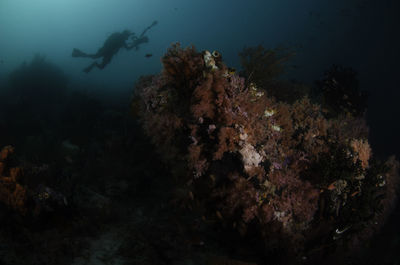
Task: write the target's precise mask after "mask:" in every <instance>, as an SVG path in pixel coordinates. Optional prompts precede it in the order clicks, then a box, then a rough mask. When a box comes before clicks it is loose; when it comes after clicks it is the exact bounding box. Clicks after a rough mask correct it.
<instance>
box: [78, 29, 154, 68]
mask: <svg viewBox="0 0 400 265" xmlns="http://www.w3.org/2000/svg"><path fill="white" fill-rule="evenodd" d="M156 24H157V21H154V22H153V23H152V24H151V25H150V26H149V27H147V28H146V29H145V30H144V31H143V32H142V34H141V35H140V36H139V37H136V36H135V33H131V32H130V31H129V30H125V31H123V32H116V33H113V34H112V35H111V36H110V37H108V39H107V40H106V41H105V42H104V44H103V47H101V48H100V49H99V50H98V51H97V52H96V53H95V54H86V53H84V52H82V51H80V50H79V49H76V48H75V49H73V51H72V57H87V58H92V59H97V58H101V57H103V60H102V62H101V63H97V62H93V63H92V64H90V65H89V66H88V67H86V68H85V69H83V71H84V72H85V73H89V72H90V71H91V70H92V69H93V67H97V68H99V69H103V68H104V67H105V66H106V65H107V64H109V63H110V62H111V59H112V57H113V56H114V55H115V54H116V53H117V52H118V51H119V50H120V49H121V48H122V47H124V48H126V49H127V50H130V49H132V48H136V50H137V49H139V45H140V44H142V43H146V42H148V41H149V39H148V38H147V37H146V36H144V34H145V33H146V31H147V30H149V29H150V28H151V27H153V26H155V25H156ZM131 36H133V42H132V43H131V44H127V43H126V41H127V40H128V39H129V38H130V37H131Z"/></svg>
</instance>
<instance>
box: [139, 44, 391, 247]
mask: <svg viewBox="0 0 400 265" xmlns="http://www.w3.org/2000/svg"><path fill="white" fill-rule="evenodd" d="M258 53H260V54H261V55H262V56H263V57H267V58H269V57H270V56H269V53H266V52H265V51H263V50H259V51H258ZM216 55H217V56H216ZM261 55H260V56H261ZM272 55H273V54H272ZM272 55H271V56H272ZM221 58H222V57H221V55H220V54H219V53H210V52H208V51H205V52H197V51H196V50H195V48H194V47H189V48H186V49H183V48H181V47H180V46H179V44H175V45H173V46H172V47H171V48H169V50H168V51H167V53H166V54H165V56H164V57H163V58H162V62H163V65H164V70H163V72H162V73H161V74H159V75H155V76H147V77H143V78H142V79H141V80H140V81H139V82H138V84H137V86H136V89H135V99H134V100H133V103H132V107H133V108H134V109H135V112H136V113H137V114H138V115H139V118H140V120H141V122H142V125H143V128H144V131H145V132H146V134H147V135H148V136H149V137H150V139H151V140H152V142H153V144H154V145H155V146H156V147H157V148H156V149H157V151H158V152H159V154H160V155H161V157H162V158H163V159H164V161H165V163H166V164H167V165H168V166H169V169H170V170H171V173H172V174H173V176H174V178H175V180H176V183H177V184H176V185H178V186H179V185H180V186H182V187H184V188H183V189H184V190H188V189H189V190H190V191H188V192H186V194H188V195H189V196H187V200H189V201H192V202H193V203H197V204H198V205H202V207H203V209H204V218H205V219H208V220H214V221H217V222H219V223H221V224H222V225H223V227H225V228H228V227H230V228H234V229H235V230H237V231H239V233H240V234H241V235H242V236H246V235H249V234H255V235H257V236H259V237H261V238H262V239H263V240H264V243H265V246H266V247H267V249H269V250H271V249H276V248H283V249H285V250H286V252H288V253H297V254H298V253H303V254H302V255H305V254H304V253H306V252H323V251H325V250H326V248H329V247H331V246H332V245H336V244H339V245H340V244H347V243H346V242H355V241H356V240H355V239H354V238H358V237H359V235H365V234H367V233H366V231H367V230H368V231H371V230H374V229H375V228H373V227H374V224H377V223H380V222H382V214H383V213H387V212H388V209H389V208H388V207H386V206H385V203H386V204H387V202H385V200H386V199H385V200H384V199H383V196H386V195H387V196H386V198H387V200H388V201H393V197H394V195H393V194H395V192H393V190H394V187H395V183H394V181H393V178H392V177H390V176H392V175H393V174H395V173H394V172H396V170H397V167H396V166H395V164H396V163H394V162H393V161H394V160H393V161H392V163H390V164H388V163H382V162H379V161H378V160H377V159H375V158H374V157H373V156H372V152H371V148H370V146H369V144H368V140H367V137H368V127H367V126H366V125H365V121H364V120H363V119H362V118H359V117H358V115H355V116H357V117H355V116H349V115H345V113H343V112H341V114H340V113H339V114H340V115H339V114H338V115H336V116H335V118H327V116H326V115H325V113H324V112H323V111H322V109H321V106H320V105H318V104H315V103H312V102H311V101H310V100H309V98H307V96H305V97H303V98H301V99H298V100H297V101H295V102H294V103H293V104H290V103H285V102H283V101H277V100H276V99H274V97H272V96H271V95H270V93H269V86H268V82H260V83H254V82H246V80H245V79H244V78H242V77H240V76H238V75H237V74H235V73H230V72H229V71H228V68H227V67H226V66H225V65H224V64H223V63H222V60H221ZM273 61H276V60H273ZM255 67H257V66H255ZM249 69H250V68H249ZM249 69H245V71H250V70H249ZM251 71H252V72H251V73H248V74H246V76H247V77H248V78H250V80H251V79H252V78H254V77H253V76H260V79H262V76H263V75H264V74H266V73H265V71H264V70H263V69H257V68H255V69H253V70H251ZM255 74H256V75H255ZM250 75H251V76H250ZM389 191H390V192H389ZM390 194H391V195H390ZM388 197H390V198H388ZM314 231H319V232H314ZM352 239H354V240H353V241H352ZM315 242H318V243H315ZM321 242H322V243H321ZM321 245H322V246H321ZM297 254H296V255H297Z"/></svg>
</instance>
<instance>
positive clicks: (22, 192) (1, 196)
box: [0, 146, 28, 215]
mask: <svg viewBox="0 0 400 265" xmlns="http://www.w3.org/2000/svg"><path fill="white" fill-rule="evenodd" d="M13 153H14V148H13V147H12V146H6V147H4V148H3V149H1V151H0V202H1V203H3V204H5V205H6V206H8V207H9V208H11V209H13V210H15V211H18V212H20V213H21V214H22V215H25V214H26V213H27V205H26V203H27V197H28V196H27V189H26V187H24V186H22V185H21V184H20V183H19V178H20V176H21V168H19V167H12V166H10V164H11V161H10V160H11V156H12V154H13Z"/></svg>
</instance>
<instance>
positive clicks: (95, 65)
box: [83, 56, 112, 73]
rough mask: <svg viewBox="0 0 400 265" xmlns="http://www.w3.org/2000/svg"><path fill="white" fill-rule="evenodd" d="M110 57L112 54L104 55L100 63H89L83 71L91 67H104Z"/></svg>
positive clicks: (87, 71)
mask: <svg viewBox="0 0 400 265" xmlns="http://www.w3.org/2000/svg"><path fill="white" fill-rule="evenodd" d="M111 58H112V56H104V57H103V61H102V62H101V64H99V63H97V62H94V63H92V64H90V65H89V66H88V67H86V68H85V69H83V71H84V72H85V73H89V72H90V71H91V70H92V69H93V67H97V68H99V69H104V67H106V65H107V64H109V63H110V62H111Z"/></svg>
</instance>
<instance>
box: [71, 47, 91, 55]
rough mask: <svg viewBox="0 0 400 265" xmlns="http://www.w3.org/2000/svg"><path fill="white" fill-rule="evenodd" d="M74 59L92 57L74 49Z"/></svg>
mask: <svg viewBox="0 0 400 265" xmlns="http://www.w3.org/2000/svg"><path fill="white" fill-rule="evenodd" d="M72 57H90V55H89V54H87V53H84V52H83V51H81V50H79V49H76V48H74V49H73V50H72Z"/></svg>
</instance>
